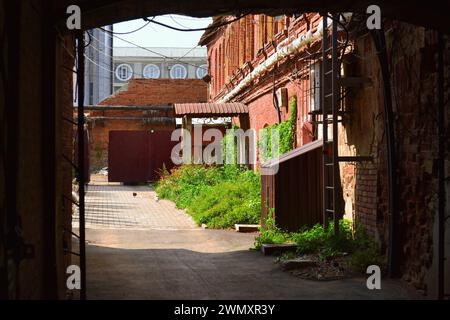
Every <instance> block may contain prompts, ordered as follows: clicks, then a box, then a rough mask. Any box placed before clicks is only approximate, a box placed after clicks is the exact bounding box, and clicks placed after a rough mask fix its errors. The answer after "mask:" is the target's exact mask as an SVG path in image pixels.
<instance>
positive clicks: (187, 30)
mask: <svg viewBox="0 0 450 320" xmlns="http://www.w3.org/2000/svg"><path fill="white" fill-rule="evenodd" d="M248 15H249V13H244V14H242V15H240V16H239V17H236V18H234V19H232V20H229V21H225V22H223V23H218V24H214V23H212V24H211V25H210V26H208V27H204V28H183V29H182V28H177V27H174V26H171V25H168V24H165V23H163V22H159V21H156V20H148V18H143V19H144V20H145V21H149V22H151V23H154V24H157V25H160V26H162V27H165V28H168V29H171V30H175V31H182V32H195V31H207V30H214V29H216V28H220V27H223V26H226V25H228V24H230V23H233V22H236V21H238V20H240V19H242V18H244V17H245V16H248Z"/></svg>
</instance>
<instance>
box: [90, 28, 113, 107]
mask: <svg viewBox="0 0 450 320" xmlns="http://www.w3.org/2000/svg"><path fill="white" fill-rule="evenodd" d="M103 29H105V30H109V31H112V30H113V26H112V25H110V26H105V27H103ZM85 38H86V42H88V43H89V45H88V46H87V47H86V50H85V72H84V83H85V92H84V97H85V98H84V103H85V104H89V105H95V104H98V103H99V102H100V101H102V100H103V99H105V98H106V97H108V96H110V95H111V94H112V93H113V85H112V83H113V73H112V72H111V70H112V68H113V37H112V35H110V34H109V33H107V32H105V31H103V30H101V29H92V30H89V31H87V32H86V37H85Z"/></svg>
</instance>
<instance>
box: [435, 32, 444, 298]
mask: <svg viewBox="0 0 450 320" xmlns="http://www.w3.org/2000/svg"><path fill="white" fill-rule="evenodd" d="M437 88H438V115H437V119H438V137H439V138H438V139H439V142H438V145H439V146H438V198H439V199H438V216H439V218H438V223H439V231H438V299H440V300H442V299H444V290H445V289H444V288H445V287H444V281H445V279H444V277H445V270H444V260H445V202H446V201H445V136H446V132H445V131H446V130H445V110H444V37H443V35H442V32H439V34H438V84H437Z"/></svg>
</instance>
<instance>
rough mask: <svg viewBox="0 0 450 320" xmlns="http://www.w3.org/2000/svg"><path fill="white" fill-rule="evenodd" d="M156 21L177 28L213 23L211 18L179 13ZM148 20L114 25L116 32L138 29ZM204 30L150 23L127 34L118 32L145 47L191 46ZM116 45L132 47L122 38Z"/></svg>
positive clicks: (194, 44)
mask: <svg viewBox="0 0 450 320" xmlns="http://www.w3.org/2000/svg"><path fill="white" fill-rule="evenodd" d="M155 20H156V21H159V22H162V23H164V24H168V25H171V26H174V27H177V28H184V29H188V28H204V27H206V26H208V24H210V23H211V21H212V19H211V18H193V17H187V16H179V15H164V16H158V17H156V18H155ZM145 23H146V22H145V21H144V20H143V19H138V20H131V21H127V22H122V23H117V24H115V25H114V32H128V31H133V30H135V29H138V28H139V27H141V26H143V25H144V24H145ZM202 34H203V31H196V32H181V31H174V30H170V29H168V28H165V27H162V26H159V25H156V24H154V23H150V24H149V25H148V26H147V27H145V28H143V29H141V30H139V31H137V32H134V33H131V34H126V35H121V34H118V36H119V37H120V38H123V39H126V40H128V41H130V42H133V43H135V44H137V45H140V46H143V47H189V48H193V47H195V46H196V45H197V43H198V40H199V39H200V37H201V35H202ZM114 46H115V47H130V46H131V45H130V44H129V43H126V42H123V41H121V40H120V39H117V38H115V39H114Z"/></svg>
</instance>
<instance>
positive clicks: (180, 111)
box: [174, 102, 248, 117]
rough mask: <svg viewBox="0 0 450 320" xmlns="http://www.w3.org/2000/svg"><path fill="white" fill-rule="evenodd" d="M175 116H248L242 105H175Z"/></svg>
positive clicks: (231, 103)
mask: <svg viewBox="0 0 450 320" xmlns="http://www.w3.org/2000/svg"><path fill="white" fill-rule="evenodd" d="M174 106H175V115H176V116H184V115H190V116H196V117H230V116H237V115H240V114H248V107H247V106H246V105H245V104H243V103H238V102H230V103H175V104H174Z"/></svg>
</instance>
